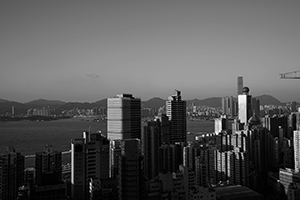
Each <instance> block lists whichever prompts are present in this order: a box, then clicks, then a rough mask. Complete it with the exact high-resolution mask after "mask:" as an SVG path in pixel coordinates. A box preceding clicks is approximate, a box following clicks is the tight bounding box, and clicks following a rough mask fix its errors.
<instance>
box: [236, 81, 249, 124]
mask: <svg viewBox="0 0 300 200" xmlns="http://www.w3.org/2000/svg"><path fill="white" fill-rule="evenodd" d="M249 91H250V90H249V88H248V87H244V88H243V94H240V95H238V105H239V107H238V116H239V120H240V122H241V123H247V122H248V119H249V118H250V117H251V116H252V108H251V104H252V100H251V95H249Z"/></svg>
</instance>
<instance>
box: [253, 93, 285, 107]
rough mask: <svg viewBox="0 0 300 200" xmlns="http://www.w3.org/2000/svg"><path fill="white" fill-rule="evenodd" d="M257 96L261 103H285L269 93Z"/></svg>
mask: <svg viewBox="0 0 300 200" xmlns="http://www.w3.org/2000/svg"><path fill="white" fill-rule="evenodd" d="M255 98H257V99H259V102H260V105H274V106H282V105H284V104H283V103H281V102H280V101H279V100H278V99H276V98H275V97H273V96H271V95H267V94H264V95H260V96H257V97H255Z"/></svg>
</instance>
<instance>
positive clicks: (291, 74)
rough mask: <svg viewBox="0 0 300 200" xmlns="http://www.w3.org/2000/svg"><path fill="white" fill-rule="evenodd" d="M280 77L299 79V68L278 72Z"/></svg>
mask: <svg viewBox="0 0 300 200" xmlns="http://www.w3.org/2000/svg"><path fill="white" fill-rule="evenodd" d="M279 75H280V78H281V79H300V70H298V71H293V72H287V73H282V74H279Z"/></svg>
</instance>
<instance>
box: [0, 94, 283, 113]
mask: <svg viewBox="0 0 300 200" xmlns="http://www.w3.org/2000/svg"><path fill="white" fill-rule="evenodd" d="M255 98H257V99H259V101H260V105H275V106H280V105H284V103H282V102H280V101H279V100H278V99H276V98H275V97H273V96H271V95H267V94H263V95H260V96H256V97H255ZM185 101H186V102H187V106H189V105H192V103H195V105H196V106H210V107H221V106H222V97H210V98H205V99H198V98H195V99H190V100H185ZM141 104H142V107H143V108H152V109H158V108H160V107H162V106H165V104H166V100H165V99H162V98H160V97H153V98H151V99H149V100H147V101H142V102H141ZM12 106H14V107H15V112H16V114H18V113H19V114H20V112H21V113H26V111H27V110H28V109H29V108H39V107H47V106H52V107H56V108H58V109H59V110H71V109H74V108H79V109H92V108H95V107H107V98H105V99H101V100H98V101H95V102H91V103H89V102H63V101H60V100H47V99H36V100H33V101H29V102H27V103H19V102H15V101H8V100H4V99H0V114H1V113H10V112H11V108H12Z"/></svg>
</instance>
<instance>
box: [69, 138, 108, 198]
mask: <svg viewBox="0 0 300 200" xmlns="http://www.w3.org/2000/svg"><path fill="white" fill-rule="evenodd" d="M108 177H109V140H108V139H107V138H106V137H105V136H103V135H102V134H100V133H92V134H90V133H88V132H84V133H83V138H81V139H73V140H72V142H71V196H72V199H86V198H87V195H88V185H89V183H88V182H89V180H90V179H103V178H108Z"/></svg>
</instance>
